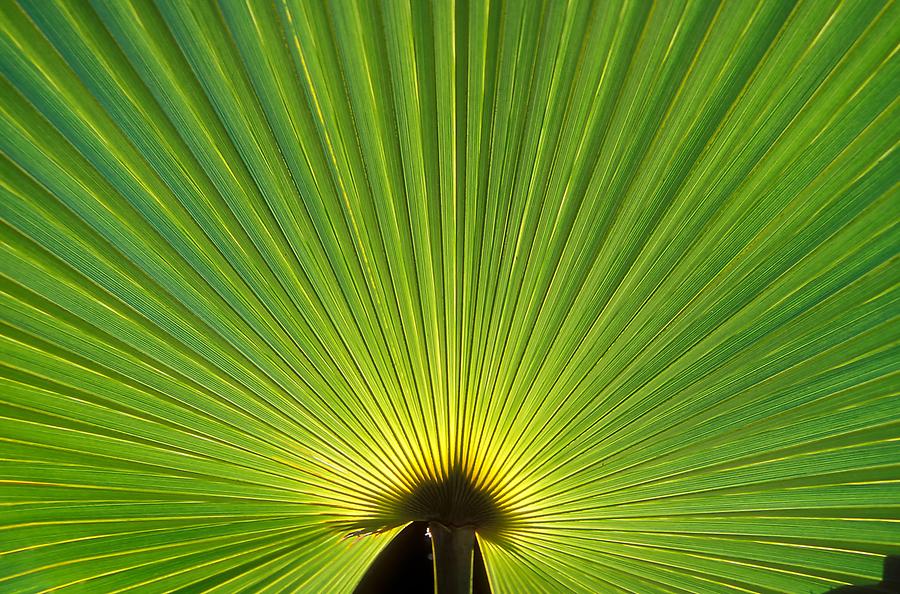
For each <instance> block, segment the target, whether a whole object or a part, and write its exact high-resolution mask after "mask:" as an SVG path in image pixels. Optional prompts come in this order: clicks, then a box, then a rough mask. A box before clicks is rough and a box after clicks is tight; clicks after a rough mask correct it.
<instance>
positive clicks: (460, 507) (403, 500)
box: [342, 468, 514, 536]
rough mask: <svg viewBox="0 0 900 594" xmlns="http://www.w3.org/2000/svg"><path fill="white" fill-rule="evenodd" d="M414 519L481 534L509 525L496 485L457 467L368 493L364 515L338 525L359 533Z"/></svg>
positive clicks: (509, 516) (509, 512) (509, 513)
mask: <svg viewBox="0 0 900 594" xmlns="http://www.w3.org/2000/svg"><path fill="white" fill-rule="evenodd" d="M414 521H426V522H438V523H440V524H442V525H443V526H446V527H448V528H455V527H471V528H474V529H475V530H477V531H478V532H479V533H480V534H482V535H494V536H496V535H498V534H499V533H500V532H503V531H504V530H505V529H508V528H511V527H512V525H513V523H514V522H513V514H512V510H511V508H510V506H508V505H506V504H504V503H501V500H500V498H498V496H497V491H496V489H494V488H492V487H491V486H490V485H489V486H484V485H481V484H479V483H478V482H476V481H474V480H473V479H472V477H471V475H470V474H469V473H467V472H466V471H464V470H463V469H461V468H453V469H451V470H450V471H449V472H446V473H445V474H443V475H442V476H437V477H435V476H431V477H421V478H419V479H418V480H417V481H415V483H414V485H413V486H411V487H409V486H407V487H405V488H401V489H397V490H390V491H387V492H381V493H378V492H375V493H372V504H371V507H370V508H369V511H368V512H367V513H366V515H365V517H364V518H359V517H358V518H356V519H354V520H352V521H351V522H349V523H348V524H345V525H343V526H342V529H344V528H346V529H347V530H348V531H349V532H350V533H351V534H356V535H362V534H366V533H371V532H380V531H382V530H385V529H388V528H391V527H395V526H399V525H402V524H406V523H408V522H414Z"/></svg>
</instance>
